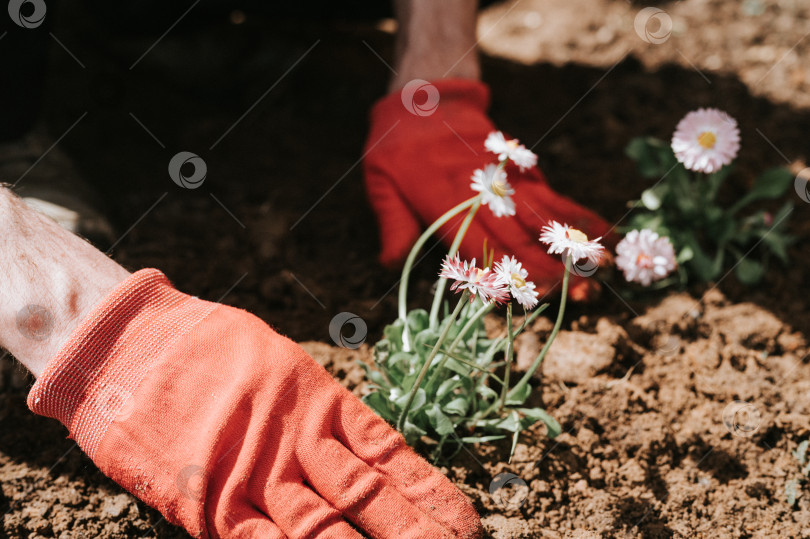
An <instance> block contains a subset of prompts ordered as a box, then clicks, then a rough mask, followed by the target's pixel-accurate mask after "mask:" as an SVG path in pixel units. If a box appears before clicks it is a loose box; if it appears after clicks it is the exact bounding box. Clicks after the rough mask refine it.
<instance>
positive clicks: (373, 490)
mask: <svg viewBox="0 0 810 539" xmlns="http://www.w3.org/2000/svg"><path fill="white" fill-rule="evenodd" d="M28 405H29V407H30V408H31V410H33V411H34V412H35V413H38V414H41V415H46V416H49V417H55V418H57V419H59V420H60V421H62V423H64V424H65V426H67V428H68V430H69V431H70V435H71V437H73V438H75V439H76V441H77V443H78V444H79V446H80V447H81V448H82V449H83V450H84V451H85V452H86V453H87V454H88V455H89V456H90V457H91V458H92V459H93V461H94V462H95V463H96V464H97V465H98V467H99V468H100V469H101V471H103V472H104V473H105V474H107V475H108V476H110V477H111V478H112V479H113V480H115V481H116V482H118V483H119V484H121V485H122V486H123V487H124V488H126V489H127V490H129V491H130V492H131V493H133V494H134V495H135V496H137V497H138V498H140V499H142V500H143V501H145V502H146V503H148V504H149V505H151V506H153V507H155V508H157V509H158V510H160V511H161V512H162V513H163V515H165V517H166V519H167V520H169V521H170V522H172V523H175V524H181V525H182V526H184V527H185V528H186V529H187V530H188V531H189V533H191V534H192V535H193V536H195V537H257V538H262V539H268V538H280V537H285V536H288V537H315V536H324V537H340V538H343V537H356V538H359V537H360V534H359V533H358V532H357V531H355V529H353V528H352V526H351V525H350V524H349V523H350V522H351V523H353V524H354V526H356V527H357V528H358V529H360V530H362V531H364V532H365V533H367V534H368V535H370V536H372V537H384V538H388V537H390V538H402V537H412V538H434V537H477V536H479V535H480V533H481V527H480V522H479V519H478V515H477V514H476V512H475V510H474V509H473V508H472V506H471V504H470V502H469V501H468V500H467V499H466V498H465V497H464V495H462V494H461V492H459V491H458V490H457V489H456V488H455V487H454V486H453V485H452V484H451V483H450V481H448V479H447V478H446V477H444V476H443V475H442V474H441V473H439V472H438V471H437V470H436V469H434V468H433V467H431V466H430V465H429V464H428V463H427V462H426V461H424V460H423V459H422V458H420V457H419V456H417V455H416V454H415V453H414V452H413V451H412V450H411V449H410V448H409V447H407V446H406V445H405V441H404V439H403V438H402V436H401V435H400V434H398V433H397V432H395V431H394V430H393V429H391V428H390V427H389V426H388V424H387V423H385V421H383V420H382V419H380V418H379V417H378V416H376V415H375V414H374V413H373V412H372V411H371V410H370V409H368V408H367V407H366V406H365V405H364V404H363V403H361V402H360V400H358V399H357V398H356V397H355V396H354V395H352V394H351V393H349V392H348V391H347V390H345V389H344V388H342V387H341V386H340V385H339V384H337V383H336V382H335V381H334V380H333V379H332V378H331V377H330V376H329V374H328V373H327V372H326V371H325V370H324V369H323V367H321V366H320V365H318V364H317V363H316V362H315V361H314V360H313V359H312V358H310V357H309V356H308V355H307V354H306V353H305V352H304V351H303V350H302V349H301V348H300V347H299V346H298V345H296V344H295V343H293V342H292V341H290V340H288V339H287V338H285V337H282V336H281V335H279V334H277V333H276V332H274V331H273V330H272V329H270V328H269V327H268V326H267V325H266V324H265V323H264V322H262V321H261V320H259V319H258V318H256V317H254V316H252V315H250V314H248V313H247V312H245V311H242V310H239V309H234V308H231V307H226V306H222V305H217V304H214V303H209V302H206V301H202V300H200V299H197V298H193V297H190V296H187V295H185V294H182V293H180V292H178V291H176V290H175V289H174V288H172V287H171V285H170V284H169V282H168V280H167V279H166V277H165V276H164V275H163V274H162V273H160V272H159V271H157V270H143V271H139V272H138V273H135V274H133V275H132V276H130V277H129V278H128V279H127V280H126V281H124V282H123V283H121V284H120V285H119V286H118V287H117V288H116V289H115V290H114V291H113V292H112V293H110V295H109V296H108V297H107V298H106V299H105V300H104V301H102V303H101V304H100V305H99V306H98V307H96V308H95V310H94V311H93V313H92V314H90V315H89V317H88V318H87V319H86V320H85V321H83V322H82V324H81V325H80V327H79V328H78V329H77V330H76V331H75V332H74V333H73V335H72V336H71V337H70V339H69V341H68V343H67V344H66V345H65V346H64V347H63V348H62V350H61V351H60V352H59V354H57V356H56V357H55V358H53V359H52V360H51V361H50V363H49V364H48V366H47V368H46V370H45V372H44V374H43V376H42V377H41V378H40V379H39V380H37V382H36V384H34V387H33V388H32V389H31V393H30V394H29V396H28Z"/></svg>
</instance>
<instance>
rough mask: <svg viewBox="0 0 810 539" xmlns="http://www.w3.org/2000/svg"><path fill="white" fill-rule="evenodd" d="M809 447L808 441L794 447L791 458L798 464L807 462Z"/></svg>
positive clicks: (809, 441)
mask: <svg viewBox="0 0 810 539" xmlns="http://www.w3.org/2000/svg"><path fill="white" fill-rule="evenodd" d="M809 445H810V440H805V441H803V442H802V443H800V444H799V445H798V447H796V449H795V450H794V451H793V458H795V459H796V460H798V461H799V464H802V465H803V464H804V463H805V462H807V447H808V446H809Z"/></svg>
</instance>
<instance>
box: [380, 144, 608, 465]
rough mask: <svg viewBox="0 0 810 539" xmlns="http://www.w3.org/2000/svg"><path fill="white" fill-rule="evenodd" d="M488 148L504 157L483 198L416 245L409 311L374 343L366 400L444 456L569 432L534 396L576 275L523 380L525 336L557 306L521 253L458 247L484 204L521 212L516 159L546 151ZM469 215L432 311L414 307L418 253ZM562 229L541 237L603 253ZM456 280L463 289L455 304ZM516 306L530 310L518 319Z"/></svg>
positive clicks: (402, 305)
mask: <svg viewBox="0 0 810 539" xmlns="http://www.w3.org/2000/svg"><path fill="white" fill-rule="evenodd" d="M485 146H486V149H487V150H489V151H490V152H492V153H494V154H495V155H497V157H498V162H497V163H493V164H491V165H487V166H485V167H484V168H482V169H479V170H476V171H475V172H474V173H473V174H472V183H471V185H470V187H471V189H472V190H473V191H474V192H475V193H476V194H475V196H473V197H471V198H470V199H468V200H466V201H464V202H462V203H460V204H458V205H457V206H455V207H454V208H451V209H450V210H449V211H448V212H447V213H445V214H444V215H442V216H441V217H439V219H437V220H436V222H435V223H433V224H432V225H431V226H430V227H428V228H427V230H426V231H425V232H424V234H422V236H420V238H419V239H418V240H417V241H416V243H415V244H414V246H413V249H412V250H411V252H410V254H409V256H408V258H407V259H406V261H405V265H404V267H403V270H402V280H401V281H400V288H399V316H398V318H397V320H395V321H394V322H393V323H392V324H390V325H388V326H387V327H386V328H385V331H384V338H383V339H382V340H380V341H379V342H378V343H377V344H376V345H375V346H374V363H375V365H374V367H368V366H366V372H367V376H368V378H369V379H370V380H371V386H372V391H371V392H370V393H369V394H368V395H366V396H365V398H364V401H365V402H366V404H368V405H369V406H370V407H371V408H372V409H374V410H375V411H376V412H377V413H378V414H379V415H380V416H381V417H383V418H384V419H386V420H387V421H389V422H390V423H391V424H393V425H396V427H397V428H398V429H399V430H400V431H401V432H402V433H403V435H404V436H405V439H406V441H407V442H408V443H409V444H411V445H415V444H416V443H417V442H418V441H421V442H423V443H427V444H429V445H432V446H433V455H434V458H435V459H438V458H439V457H440V456H442V455H445V454H446V453H447V452H449V451H451V450H455V451H458V450H460V449H461V447H463V444H465V443H476V442H488V441H494V440H499V439H504V438H509V439H511V441H512V452H514V448H515V444H516V443H517V439H518V436H519V434H520V432H521V431H523V430H524V429H527V428H529V427H531V426H532V425H534V424H535V423H538V422H543V423H544V424H545V425H546V428H547V432H548V435H549V436H551V437H554V436H556V435H557V434H559V433H560V425H559V423H557V421H556V420H555V419H554V418H553V417H551V415H549V414H548V413H547V412H546V411H545V410H544V409H543V408H539V407H532V406H530V405H529V404H527V400H528V399H529V396H530V394H531V393H532V387H531V385H530V384H529V382H530V380H531V379H532V376H533V374H534V373H535V372H536V371H537V369H538V368H539V367H540V365H541V363H542V361H543V358H544V357H545V356H546V353H547V352H548V350H549V347H550V346H551V344H552V342H554V338H555V337H556V335H557V333H558V332H559V329H560V326H561V324H562V317H563V313H564V311H565V303H566V295H567V289H568V279H569V272H565V274H564V277H563V284H562V300H561V302H560V307H559V312H558V314H557V320H556V323H555V325H554V329H553V330H552V332H551V333H550V335H549V337H548V340H547V341H546V343H545V345H544V346H543V349H542V350H541V351H540V352H539V354H538V356H537V357H536V358H535V359H534V361H533V363H532V365H531V367H530V368H529V369H528V370H527V371H526V372H524V373H521V376H520V377H519V378H518V379H517V380H516V381H515V380H514V379H513V374H514V373H513V372H512V365H513V360H514V343H515V339H516V338H517V337H518V336H519V335H520V334H521V333H522V332H523V331H524V330H525V329H526V327H527V326H528V325H530V324H531V323H532V321H533V320H534V319H535V318H536V317H537V316H538V315H539V314H540V313H542V312H543V311H544V310H545V309H546V308H547V307H548V304H547V303H546V304H543V305H538V303H539V301H538V295H539V294H538V291H537V289H536V286H535V284H534V283H532V282H531V280H530V275H529V273H528V271H527V270H526V269H525V268H524V267H523V265H522V264H521V262H520V261H519V260H518V258H516V257H515V256H506V255H505V256H503V257H502V258H501V259H500V260H497V261H496V260H493V258H494V257H493V255H492V254H491V253H490V254H489V255H488V256H487V253H486V247H485V248H484V257H485V258H484V259H483V260H482V261H481V263H480V264H479V263H478V262H477V261H476V260H475V259H473V260H462V259H461V258H460V257H459V254H458V252H457V251H458V247H459V245H460V244H461V241H462V239H463V238H464V235H465V234H466V231H467V229H468V227H469V226H470V223H471V222H472V220H473V219H474V218H475V216H476V213H477V212H478V210H479V209H480V207H481V206H482V205H483V206H487V207H488V208H489V210H490V211H492V212H493V214H494V215H496V216H497V217H504V218H508V217H510V216H512V215H515V203H514V201H513V200H512V198H511V197H512V195H513V194H514V189H513V188H512V186H511V185H510V184H509V181H508V179H507V175H506V170H505V166H506V164H507V163H508V162H512V163H514V164H515V165H517V166H518V167H520V168H528V167H532V166H534V165H535V164H536V162H537V156H535V155H534V154H533V153H532V152H530V151H529V150H527V149H526V148H525V147H524V146H522V145H521V144H520V143H518V141H516V140H507V139H506V138H505V137H504V136H503V134H502V133H500V132H496V133H492V134H491V135H490V136H489V137H488V138H487V140H486V143H485ZM465 212H466V214H465V215H464V218H463V220H462V222H461V224H460V226H459V229H458V231H457V233H456V236H455V239H454V240H453V242H452V245H451V247H450V250H449V252H448V253H447V256H446V257H445V259H444V262H443V263H442V267H441V270H440V271H439V281H438V283H437V285H436V292H435V296H434V299H433V302H432V306H431V307H430V310H425V309H420V308H416V309H411V310H408V308H407V305H406V299H407V293H408V279H409V275H410V271H411V268H412V266H413V264H414V260H415V259H416V256H417V254H418V253H419V252H420V250H421V249H422V247H423V246H424V244H425V242H426V241H427V239H428V238H429V237H430V236H431V235H432V234H433V233H434V232H436V230H438V229H439V227H441V226H442V225H444V224H445V223H447V222H448V221H449V220H450V219H452V218H453V217H455V216H458V215H461V214H464V213H465ZM554 226H557V227H559V229H555V230H554V234H553V237H552V236H550V235H549V234H550V232H547V231H545V230H544V232H543V236H542V237H541V238H540V239H541V241H544V242H546V243H550V244H551V251H552V252H553V253H558V252H560V253H561V252H567V251H565V250H566V249H568V250H569V251H570V255H566V256H568V257H569V258H574V257H591V258H592V259H598V257H597V252H601V245H599V244H598V243H597V242H590V243H589V242H588V240H587V238H586V237H585V235H584V234H583V233H582V232H579V231H576V230H574V229H572V228H569V227H566V226H564V225H560V224H558V223H555V224H554ZM537 247H538V248H542V246H541V245H539V244H538V246H537ZM574 262H576V260H575V261H574ZM448 283H449V285H450V292H454V293H455V295H454V296H451V299H450V300H449V301H446V297H445V296H446V293H445V292H446V287H447V285H448ZM496 308H501V309H503V310H504V311H505V315H506V327H505V329H504V330H503V331H502V333H501V334H500V335H491V334H487V332H486V331H485V328H484V317H485V316H486V315H487V314H488V313H490V312H492V311H493V310H494V309H496ZM515 309H520V311H521V312H520V314H519V315H517V316H515V315H514V313H513V310H515ZM375 367H376V368H375Z"/></svg>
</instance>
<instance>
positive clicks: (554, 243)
mask: <svg viewBox="0 0 810 539" xmlns="http://www.w3.org/2000/svg"><path fill="white" fill-rule="evenodd" d="M601 239H602V238H601V236H600V237H598V238H596V239H595V240H589V239H588V236H586V235H585V233H584V232H582V231H581V230H577V229H576V228H572V227H570V226H568V225H562V224H560V223H558V222H557V221H551V222H550V223H549V224H548V225H546V226H544V227H543V229H542V234H540V241H542V242H543V243H546V244H548V246H549V247H548V252H549V253H551V254H562V255H563V259H564V260H565V259H567V258H568V256H570V257H571V259H572V261H573V262H574V263H576V262H578V261H579V260H582V259H583V258H586V259H588V260H589V261H590V262H591V263H593V264H599V261H600V260H601V259H602V252H603V251H604V250H605V248H604V247H603V246H602V244H601V243H599V240H601Z"/></svg>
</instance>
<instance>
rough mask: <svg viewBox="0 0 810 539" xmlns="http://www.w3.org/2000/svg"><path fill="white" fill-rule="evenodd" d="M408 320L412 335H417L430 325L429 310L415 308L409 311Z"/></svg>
mask: <svg viewBox="0 0 810 539" xmlns="http://www.w3.org/2000/svg"><path fill="white" fill-rule="evenodd" d="M406 318H407V320H408V329H409V330H410V331H411V335H416V334H417V333H419V332H420V331H422V330H424V329H426V328H427V327H428V325H429V319H430V317H429V316H428V312H427V311H426V310H424V309H414V310H412V311H411V312H409V313H408V316H407V317H406Z"/></svg>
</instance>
